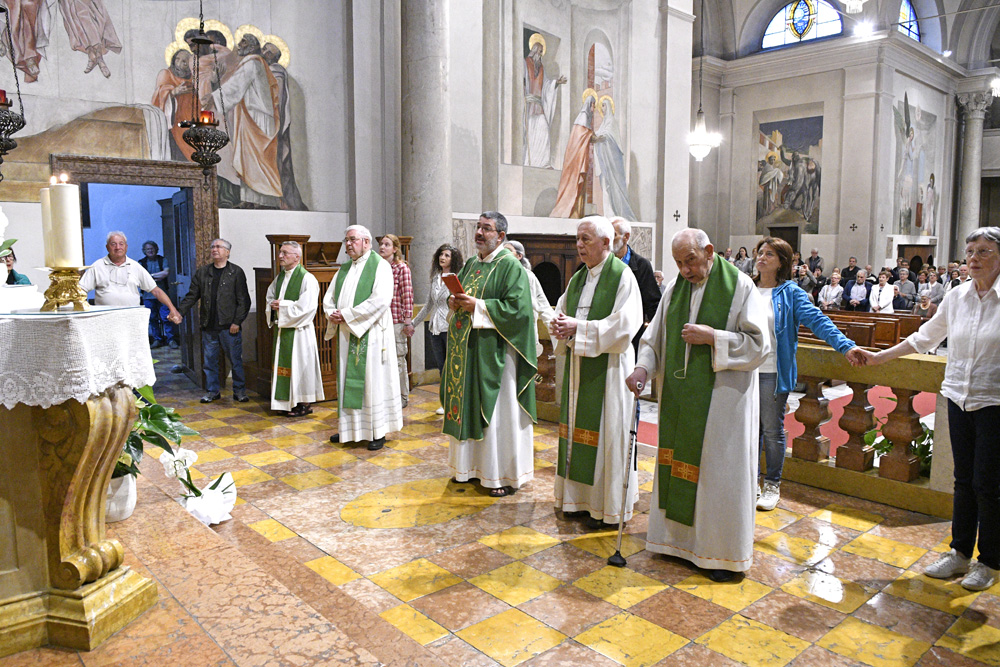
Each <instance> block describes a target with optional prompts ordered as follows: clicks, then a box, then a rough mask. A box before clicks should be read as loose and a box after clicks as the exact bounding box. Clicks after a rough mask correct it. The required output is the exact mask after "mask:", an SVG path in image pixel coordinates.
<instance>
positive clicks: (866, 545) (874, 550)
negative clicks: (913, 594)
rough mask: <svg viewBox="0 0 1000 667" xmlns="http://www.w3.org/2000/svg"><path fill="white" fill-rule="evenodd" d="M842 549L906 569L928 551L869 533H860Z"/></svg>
mask: <svg viewBox="0 0 1000 667" xmlns="http://www.w3.org/2000/svg"><path fill="white" fill-rule="evenodd" d="M840 550H841V551H846V552H847V553H852V554H855V555H858V556H864V557H865V558H872V559H874V560H879V561H882V562H883V563H888V564H889V565H892V566H894V567H901V568H903V569H904V570H905V569H906V568H908V567H910V566H911V565H913V564H914V563H916V562H917V561H918V560H920V557H921V556H923V555H924V554H925V553H927V550H926V549H921V548H920V547H914V546H911V545H909V544H903V543H902V542H896V541H895V540H888V539H886V538H884V537H879V536H877V535H869V534H867V533H865V534H863V535H859V536H858V537H857V538H855V539H854V540H853V541H851V542H848V543H847V544H845V545H844V546H842V547H841V548H840Z"/></svg>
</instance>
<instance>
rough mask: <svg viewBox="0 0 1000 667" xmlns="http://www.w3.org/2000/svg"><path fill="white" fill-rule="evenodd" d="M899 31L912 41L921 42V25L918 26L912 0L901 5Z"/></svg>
mask: <svg viewBox="0 0 1000 667" xmlns="http://www.w3.org/2000/svg"><path fill="white" fill-rule="evenodd" d="M899 31H900V32H901V33H903V34H904V35H906V36H907V37H909V38H911V39H915V40H917V41H918V42H919V41H920V25H918V24H917V13H916V12H915V11H913V5H911V4H910V0H902V2H900V3H899Z"/></svg>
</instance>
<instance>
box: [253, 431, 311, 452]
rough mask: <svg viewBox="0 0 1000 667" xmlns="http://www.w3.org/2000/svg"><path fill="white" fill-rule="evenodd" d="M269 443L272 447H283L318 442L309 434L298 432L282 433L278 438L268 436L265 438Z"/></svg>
mask: <svg viewBox="0 0 1000 667" xmlns="http://www.w3.org/2000/svg"><path fill="white" fill-rule="evenodd" d="M264 442H266V443H267V444H269V445H271V446H272V447H280V448H282V449H284V448H286V447H294V446H295V445H311V444H312V443H314V442H316V441H315V440H313V439H312V438H310V437H309V436H308V435H303V434H301V433H300V434H297V435H282V436H279V437H277V438H268V439H267V440H265V441H264Z"/></svg>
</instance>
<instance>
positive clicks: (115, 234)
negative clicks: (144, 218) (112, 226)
mask: <svg viewBox="0 0 1000 667" xmlns="http://www.w3.org/2000/svg"><path fill="white" fill-rule="evenodd" d="M112 236H120V237H122V241H125V243H128V237H127V236H125V232H108V235H107V237H106V238H105V239H104V245H107V244H109V243H111V237H112Z"/></svg>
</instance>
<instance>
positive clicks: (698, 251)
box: [670, 228, 715, 284]
mask: <svg viewBox="0 0 1000 667" xmlns="http://www.w3.org/2000/svg"><path fill="white" fill-rule="evenodd" d="M670 253H671V254H672V255H673V257H674V263H675V264H677V270H678V271H679V272H680V274H681V277H682V278H684V280H687V281H688V282H691V283H694V284H698V283H701V282H702V281H703V280H705V278H707V277H708V273H709V271H711V270H712V256H713V255H714V254H715V248H714V247H712V242H711V241H710V240H709V238H708V234H706V233H705V232H704V231H702V230H700V229H694V228H688V229H682V230H681V231H679V232H677V233H676V234H674V238H673V240H672V241H671V242H670Z"/></svg>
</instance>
